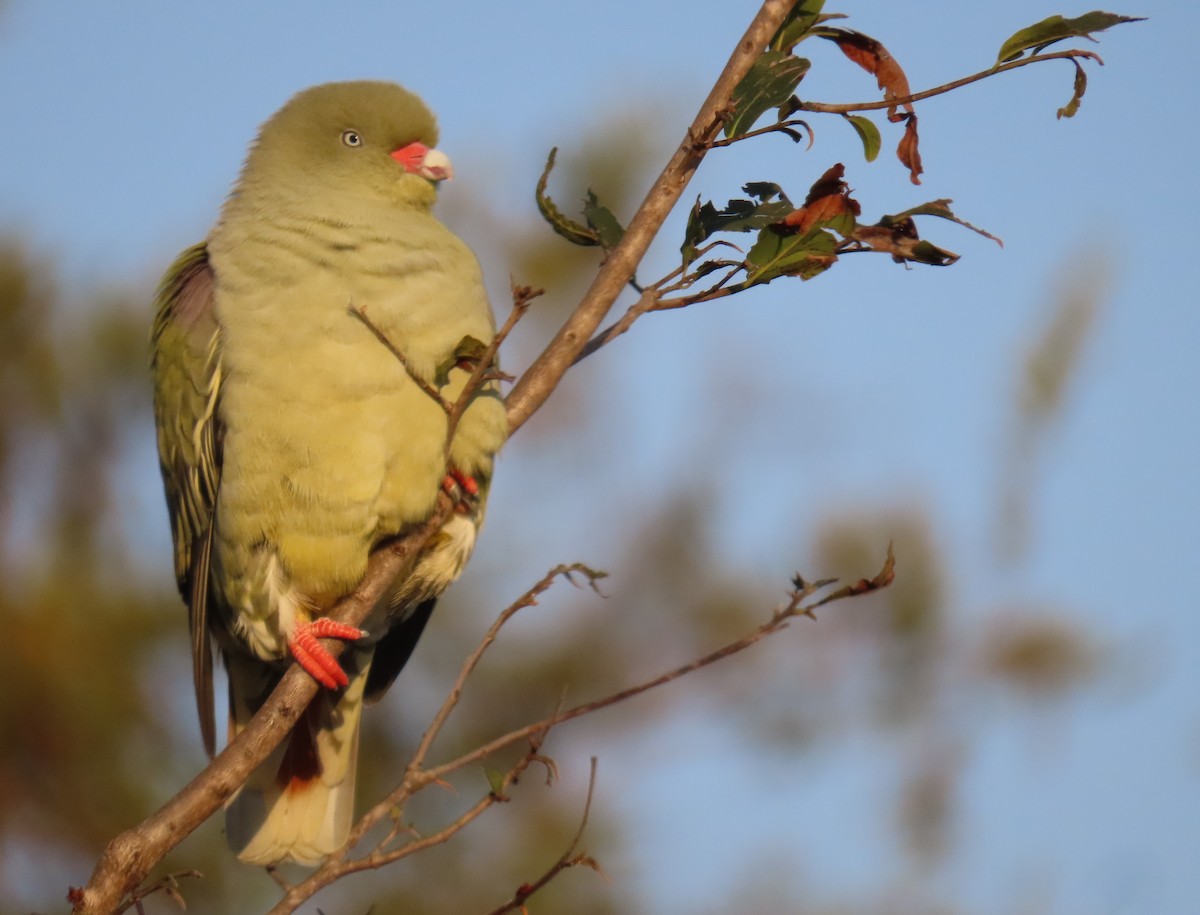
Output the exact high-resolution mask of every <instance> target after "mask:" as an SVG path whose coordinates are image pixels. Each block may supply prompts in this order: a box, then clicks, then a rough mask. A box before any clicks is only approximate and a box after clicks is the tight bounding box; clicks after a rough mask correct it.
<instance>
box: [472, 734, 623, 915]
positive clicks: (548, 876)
mask: <svg viewBox="0 0 1200 915" xmlns="http://www.w3.org/2000/svg"><path fill="white" fill-rule="evenodd" d="M595 790H596V757H595V756H593V757H592V768H591V771H590V772H589V774H588V786H587V798H586V799H585V800H584V802H583V815H582V816H581V817H580V818H579V828H578V829H576V830H575V835H574V836H573V837H572V839H571V842H570V844H569V845H567V848H566V851H564V852H563V853H562V854H561V855H559V858H558V860H557V861H555V862H554V863H553V864H552V865H550V867H549V868H547V869H546V872H545V873H544V874H542V876H540V877H539V878H538V879H537V880H535V881H533V883H523V884H522V885H521V886H519V887H517V890H516V892H515V893H513V895H512V898H511V899H510V900H509V901H508V902H506V903H504V905H502V906H500V907H499V908H497V909H492V911H491V912H489V913H488V915H504V913H505V912H515V911H522V912H523V911H524V910H525V902H526V900H527V899H529V897H530V896H532V895H533V894H534V893H536V892H537V891H538V890H540V889H541V888H542V887H544V886H545V885H546V884H548V883H549V882H550V881H551V880H553V879H554V878H555V877H557V876H558V875H559V874H561V873H562V872H563V871H565V870H566V869H567V868H569V867H578V866H579V865H581V864H586V865H588V866H589V867H591V868H593V869H594V870H596V871H600V868H599V865H598V864H596V862H595V861H594V860H592V859H591V858H589V857H587V856H586V855H576V854H575V849H577V848H578V847H579V843H580V841H581V840H582V839H583V833H584V831H585V830H586V829H587V823H588V816H589V815H590V814H591V810H592V796H593V794H594V792H595ZM600 873H601V874H603V872H602V871H600Z"/></svg>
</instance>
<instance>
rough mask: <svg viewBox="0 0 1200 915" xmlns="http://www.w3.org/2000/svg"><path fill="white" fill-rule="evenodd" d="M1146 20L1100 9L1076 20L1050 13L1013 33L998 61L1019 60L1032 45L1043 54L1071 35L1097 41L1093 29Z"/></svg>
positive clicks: (1001, 51)
mask: <svg viewBox="0 0 1200 915" xmlns="http://www.w3.org/2000/svg"><path fill="white" fill-rule="evenodd" d="M1144 20H1145V17H1144V16H1119V15H1117V14H1116V13H1104V12H1101V11H1100V10H1093V11H1092V12H1090V13H1084V15H1082V16H1077V17H1075V18H1074V19H1064V18H1063V17H1062V16H1050V17H1049V18H1047V19H1043V20H1042V21H1041V22H1038V23H1035V24H1033V25H1031V26H1029V27H1028V28H1025V29H1021V31H1019V32H1016V33H1015V34H1013V35H1012V36H1011V37H1010V38H1009V39H1008V41H1006V42H1004V44H1002V45H1001V46H1000V53H999V54H997V55H996V63H997V64H1002V63H1006V62H1007V61H1010V60H1016V59H1017V58H1018V57H1020V56H1021V55H1022V54H1024V53H1025V52H1026V51H1028V50H1029V49H1030V48H1032V49H1033V53H1034V54H1039V53H1041V51H1043V50H1044V49H1045V48H1046V47H1048V46H1049V45H1052V44H1054V43H1055V42H1056V41H1064V40H1066V39H1068V38H1086V39H1088V40H1089V41H1095V40H1096V39H1094V38H1092V32H1103V31H1104V30H1105V29H1110V28H1112V27H1113V26H1114V25H1120V24H1122V23H1124V22H1143V21H1144Z"/></svg>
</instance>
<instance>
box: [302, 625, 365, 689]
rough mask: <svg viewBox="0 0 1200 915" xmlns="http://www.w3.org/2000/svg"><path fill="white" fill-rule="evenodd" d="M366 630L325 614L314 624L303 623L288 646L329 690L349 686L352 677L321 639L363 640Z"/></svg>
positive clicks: (314, 677) (304, 666)
mask: <svg viewBox="0 0 1200 915" xmlns="http://www.w3.org/2000/svg"><path fill="white" fill-rule="evenodd" d="M364 635H366V633H365V632H363V631H362V630H361V629H356V628H355V627H354V626H347V625H346V624H345V623H336V622H334V621H333V620H331V619H329V617H326V616H322V617H320V618H319V619H315V620H313V621H312V622H311V623H301V624H300V625H298V626H297V627H296V629H295V631H294V632H293V633H292V638H291V641H289V642H288V648H289V649H290V650H291V652H292V657H293V658H295V659H296V663H297V664H299V665H300V666H301V667H303V668H304V669H305V670H306V671H308V674H309V675H310V676H311V677H312V678H313V679H314V680H316V681H317V682H318V683H320V684H321V685H322V686H324V687H326V688H327V689H337V688H338V687H340V686H347V685H349V683H350V679H349V678H348V677H347V676H346V672H345V671H344V670H342V666H341V665H340V664H338V662H337V658H335V657H334V656H333V655H331V654H330V653H329V652H328V651H326V650H325V648H324V647H322V645H321V643H320V642H318V641H317V639H348V640H353V639H361V638H362V637H363V636H364Z"/></svg>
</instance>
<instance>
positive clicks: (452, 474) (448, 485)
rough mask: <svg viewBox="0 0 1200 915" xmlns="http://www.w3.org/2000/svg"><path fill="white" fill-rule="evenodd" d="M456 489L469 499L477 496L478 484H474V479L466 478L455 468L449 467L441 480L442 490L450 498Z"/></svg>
mask: <svg viewBox="0 0 1200 915" xmlns="http://www.w3.org/2000/svg"><path fill="white" fill-rule="evenodd" d="M456 487H457V488H458V489H461V490H462V491H463V492H464V493H465V494H466V495H468V496H470V497H471V498H475V497H476V496H478V495H479V484H478V483H476V482H475V479H474V477H469V476H467V475H466V474H465V473H463V472H462V471H461V470H459V469H458V468H457V467H451V468H450V469H449V470H448V471H446V476H445V477H443V478H442V489H444V490H446V492H447V494H449V495H451V496H452V495H454V490H455V488H456Z"/></svg>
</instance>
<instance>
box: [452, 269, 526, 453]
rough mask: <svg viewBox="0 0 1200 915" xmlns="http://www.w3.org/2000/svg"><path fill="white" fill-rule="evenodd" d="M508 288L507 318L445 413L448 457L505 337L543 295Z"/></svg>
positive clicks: (511, 285) (513, 286)
mask: <svg viewBox="0 0 1200 915" xmlns="http://www.w3.org/2000/svg"><path fill="white" fill-rule="evenodd" d="M509 285H510V287H511V289H512V308H511V309H510V310H509V312H508V317H507V318H506V319H505V321H504V324H503V325H502V326H501V327H500V329H499V330H498V331H496V333H495V336H493V337H492V342H491V343H489V344H488V345H487V347H486V348H485V349H484V351H483V352H482V353H481V354H480V356H479V359H478V361H477V362H476V364H475V368H474V369H473V370H472V372H471V376H470V377H469V378H468V379H467V383H466V384H465V385H463V389H462V393H461V394H459V396H458V400H456V401H455V402H454V404H453V406H452V407H451V408H450V409H449V410H448V411H447V413H448V415H449V420H448V422H447V424H446V452H447V454H448V453H449V451H450V442H451V441H452V440H453V438H454V433H455V431H456V430H457V429H458V423H459V420H461V419H462V415H463V413H465V412H466V410H467V406H468V405H469V404H470V402H471V399H472V398H473V397H474V396H475V394H476V392H477V391H478V390H479V389H480V388H481V387H482V386H483V385H484V384H486V383H487V382H488V381H489V380H490V376H491V375H493V374H494V373H495V369H494V366H495V363H496V356H497V354H498V353H499V352H500V346H501V345H502V344H503V343H504V341H505V340H507V339H508V335H509V334H511V333H512V331H513V328H514V327H516V326H517V322H518V321H520V320H521V319H522V318H523V317H525V314H526V313H527V312H528V311H529V306H530V305H532V304H533V300H534V299H536V298H537V297H538V296H540V295H542V294H543V293H544V292H545V290H544V289H534V288H533V287H531V286H518V285H517V284H515V283H513V282H511V281H510V283H509Z"/></svg>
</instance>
